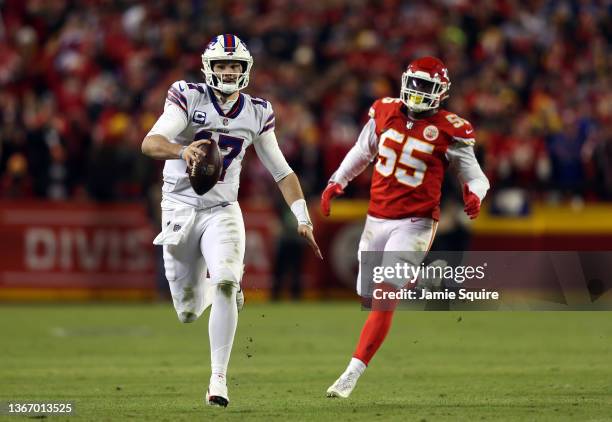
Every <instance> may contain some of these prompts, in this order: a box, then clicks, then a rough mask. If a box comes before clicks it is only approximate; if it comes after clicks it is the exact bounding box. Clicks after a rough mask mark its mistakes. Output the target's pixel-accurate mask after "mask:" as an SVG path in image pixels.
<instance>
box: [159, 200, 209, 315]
mask: <svg viewBox="0 0 612 422" xmlns="http://www.w3.org/2000/svg"><path fill="white" fill-rule="evenodd" d="M173 217H174V211H173V210H164V211H163V212H162V224H163V225H164V226H167V225H169V226H171V227H172V226H174V224H175V223H174V218H173ZM198 230H199V229H198V225H197V223H196V224H194V225H193V226H192V227H191V228H190V231H189V233H186V234H185V236H184V238H183V241H182V242H181V243H180V244H179V245H164V246H163V259H164V270H165V273H166V279H167V280H168V284H169V286H170V292H171V294H172V302H173V303H174V309H175V310H176V313H177V316H178V318H179V320H180V321H181V322H183V323H189V322H193V321H195V320H196V319H198V317H199V316H200V315H202V313H203V312H204V309H205V308H206V303H205V302H206V299H205V296H206V286H205V283H204V277H205V274H206V265H205V262H204V259H203V257H202V253H201V252H200V246H199V238H200V234H199V233H198Z"/></svg>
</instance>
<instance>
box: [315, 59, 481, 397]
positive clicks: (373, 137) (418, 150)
mask: <svg viewBox="0 0 612 422" xmlns="http://www.w3.org/2000/svg"><path fill="white" fill-rule="evenodd" d="M449 88H450V80H449V77H448V70H447V69H446V67H445V66H444V63H442V61H440V60H439V59H437V58H435V57H422V58H420V59H417V60H415V61H413V62H412V63H410V65H409V66H408V69H407V70H406V71H405V72H404V73H403V75H402V88H401V96H400V98H383V99H379V100H376V102H374V104H373V105H372V107H371V108H370V112H369V115H370V119H369V121H368V122H367V123H366V125H365V126H364V127H363V130H362V131H361V134H360V135H359V138H358V139H357V142H356V143H355V145H354V146H353V148H352V149H351V150H350V151H349V152H348V154H347V155H346V157H345V158H344V160H343V161H342V163H341V164H340V167H339V168H338V170H337V171H336V172H335V173H334V174H333V175H332V176H331V178H330V181H329V184H328V185H327V188H326V189H325V191H324V192H323V194H322V196H321V208H322V211H323V214H324V215H326V216H327V215H329V213H330V202H331V200H332V199H333V198H334V197H336V196H338V195H341V194H342V193H343V189H344V187H345V186H346V185H347V184H348V182H350V181H351V180H352V179H354V178H355V177H356V176H357V175H359V174H360V173H361V172H362V171H363V170H364V169H365V168H366V167H367V166H368V165H369V164H370V162H372V161H373V160H374V159H375V158H376V163H375V165H374V173H373V175H372V184H371V189H370V203H369V207H368V215H367V218H366V223H365V227H364V230H363V234H362V236H361V240H360V242H359V255H361V251H412V252H421V253H420V254H419V253H416V254H411V255H410V256H412V261H411V262H410V263H411V264H412V265H416V266H418V265H420V263H421V261H422V258H423V257H424V255H425V253H426V252H427V251H428V250H429V248H430V247H431V243H432V242H433V239H434V236H435V233H436V226H437V221H438V219H439V217H440V196H441V187H442V181H443V178H444V173H445V171H446V169H447V168H448V167H450V168H451V169H452V170H453V171H454V172H455V174H456V175H457V177H458V178H459V180H460V182H461V184H462V186H463V199H464V202H465V212H466V214H467V215H468V216H469V218H471V219H474V218H476V217H477V216H478V213H479V212H480V203H481V201H482V199H483V198H484V196H485V194H486V192H487V190H488V189H489V181H488V180H487V178H486V176H485V175H484V173H483V172H482V170H481V169H480V166H479V165H478V161H477V160H476V157H475V156H474V148H473V145H474V142H475V139H474V128H473V127H472V125H471V124H470V122H468V121H467V120H465V119H462V118H461V117H459V116H457V115H456V114H453V113H451V112H449V111H447V110H444V109H442V108H441V107H440V105H441V103H442V101H444V100H445V99H446V98H448V92H449ZM415 255H416V256H419V258H414V256H415ZM409 261H410V260H409ZM360 279H361V274H359V275H358V277H357V293H359V294H360V295H362V292H361V290H362V288H361V285H360V284H361V283H360ZM399 287H402V286H401V285H394V286H393V288H399ZM392 318H393V306H392V307H391V308H389V305H388V304H387V305H386V307H385V308H384V309H377V308H376V306H374V304H373V306H372V310H371V311H370V313H369V315H368V319H367V320H366V322H365V325H364V326H363V329H362V331H361V336H360V338H359V343H358V344H357V348H356V350H355V353H354V354H353V358H352V359H351V361H350V363H349V365H348V367H347V369H346V370H345V371H344V373H342V375H340V377H339V378H338V379H337V380H336V382H335V383H334V384H333V385H332V386H331V387H329V389H328V390H327V396H328V397H342V398H346V397H348V396H349V395H350V393H351V392H352V391H353V389H354V388H355V385H356V383H357V380H358V378H359V377H360V376H361V374H362V373H363V372H364V370H365V368H366V367H367V365H368V363H369V362H370V360H371V359H372V357H373V356H374V354H375V353H376V351H377V350H378V349H379V347H380V346H381V344H382V343H383V341H384V339H385V337H386V335H387V333H388V331H389V328H390V327H391V320H392Z"/></svg>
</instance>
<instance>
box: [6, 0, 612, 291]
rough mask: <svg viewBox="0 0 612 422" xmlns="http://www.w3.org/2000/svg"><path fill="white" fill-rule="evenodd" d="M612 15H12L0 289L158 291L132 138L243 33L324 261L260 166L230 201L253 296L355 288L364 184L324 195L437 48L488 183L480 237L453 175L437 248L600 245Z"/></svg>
mask: <svg viewBox="0 0 612 422" xmlns="http://www.w3.org/2000/svg"><path fill="white" fill-rule="evenodd" d="M608 3H609V2H605V1H599V0H589V1H576V0H563V1H546V0H545V1H534V2H521V1H467V0H457V1H445V0H435V1H410V2H408V1H399V0H390V1H381V2H378V1H366V0H356V1H353V0H350V1H349V0H339V1H333V2H312V1H306V0H296V1H288V0H255V1H250V2H241V1H221V0H212V1H171V0H156V1H150V2H145V1H137V0H109V1H78V2H77V1H68V0H57V1H40V0H4V1H0V199H2V200H6V201H10V202H3V203H2V205H1V207H2V208H1V210H0V211H1V212H2V233H3V239H2V254H0V273H1V274H2V278H1V279H0V283H1V286H2V287H1V289H0V290H1V292H2V293H0V294H1V295H2V297H3V298H7V297H9V296H10V297H13V296H14V295H15V294H16V292H17V290H15V289H21V290H19V291H20V292H24V291H26V290H25V289H26V286H27V289H34V287H36V289H38V290H39V291H42V290H40V289H46V290H44V292H45V295H47V297H68V296H69V295H73V296H74V297H84V298H90V297H91V298H93V297H96V298H102V297H115V296H121V297H134V298H152V297H159V296H160V295H161V296H164V295H166V294H167V291H166V289H167V288H166V287H165V285H166V284H167V283H166V281H165V280H164V276H163V272H162V270H161V269H162V266H161V253H160V251H159V249H154V248H153V247H152V246H151V245H150V241H151V239H152V238H153V236H154V234H155V232H156V231H157V230H158V227H159V202H160V182H161V168H162V167H163V162H160V161H154V160H151V159H149V158H146V157H144V156H143V155H142V153H141V151H140V144H141V142H142V139H143V137H144V135H145V134H146V133H147V132H148V130H149V129H150V128H151V126H152V125H153V123H154V122H155V120H156V119H157V117H158V116H159V115H160V114H161V112H162V109H163V105H164V98H165V93H166V91H167V89H168V87H169V86H170V85H171V84H172V83H173V82H174V81H176V80H186V81H190V82H200V83H203V82H204V81H203V77H202V73H201V71H200V68H201V57H200V56H201V54H202V52H203V50H204V48H205V46H206V45H207V43H208V42H209V40H210V39H211V38H212V37H213V36H214V35H217V34H222V33H232V32H233V33H235V34H236V35H238V36H239V37H240V38H241V39H242V40H244V41H245V42H246V43H247V45H248V47H249V49H250V50H251V53H252V54H253V57H254V66H253V70H252V73H251V79H250V83H249V86H248V88H247V89H246V92H248V93H249V94H252V95H254V96H258V97H262V98H265V99H267V100H269V101H271V103H272V104H273V106H274V112H275V116H276V123H277V124H276V133H277V137H278V139H279V144H280V147H281V149H282V151H283V153H284V154H285V156H286V157H287V160H288V162H289V163H290V165H291V167H292V168H293V169H294V170H295V172H296V173H297V174H298V175H299V177H300V181H301V182H302V187H303V190H304V193H305V195H306V196H307V198H308V200H309V203H310V205H311V213H312V214H313V218H314V219H315V229H316V230H315V234H316V236H317V237H318V240H319V242H320V243H321V246H322V250H323V253H324V255H325V260H324V261H323V263H321V262H318V261H317V260H316V259H315V258H314V257H313V256H312V254H311V253H310V251H309V250H307V249H304V245H303V243H301V242H300V241H299V238H297V237H296V235H295V221H294V218H293V216H292V214H291V213H290V212H289V211H288V209H287V207H286V206H285V204H284V203H283V200H282V198H281V197H280V195H279V193H278V189H277V188H276V186H275V183H274V180H273V179H272V177H270V175H269V174H268V173H267V171H266V170H265V168H264V167H263V166H262V164H261V163H260V161H259V160H258V159H257V158H256V157H255V154H254V153H253V152H248V153H247V155H246V157H245V160H244V161H243V173H242V178H241V188H240V198H239V199H240V203H241V207H242V209H243V211H244V216H245V222H246V226H247V252H246V256H245V260H246V262H245V264H246V272H245V278H244V285H245V287H246V288H247V289H251V290H252V291H253V292H254V293H253V295H254V297H257V296H260V297H268V296H269V297H271V298H272V299H279V298H282V297H285V296H289V297H291V298H294V299H299V298H301V297H304V296H310V297H324V298H327V297H336V296H350V295H352V293H351V290H352V289H353V286H354V278H355V276H356V269H357V259H356V256H357V255H356V254H357V240H358V238H359V235H360V230H361V228H362V226H363V221H364V218H365V214H366V206H365V205H364V204H365V202H366V200H367V198H368V191H369V183H370V170H366V171H365V172H364V173H363V174H362V175H361V176H359V177H357V178H356V179H355V180H354V181H352V182H351V184H350V185H349V186H348V187H347V189H346V194H345V196H344V197H343V199H345V201H338V202H334V204H333V206H332V207H333V208H332V217H331V218H330V219H323V218H321V217H320V216H319V215H318V213H317V212H316V211H317V209H318V205H317V203H318V199H319V195H320V193H321V191H322V190H323V189H324V187H325V185H326V183H327V180H328V179H329V177H330V175H331V174H332V173H333V171H334V170H335V169H336V168H337V167H338V165H339V163H340V162H341V160H342V158H343V157H344V155H345V154H346V153H347V152H348V151H349V149H350V148H351V146H352V145H353V144H354V142H355V140H356V139H357V136H358V134H359V131H360V129H361V127H362V125H363V124H364V123H365V122H366V121H367V111H368V109H369V107H370V106H371V105H372V103H373V102H374V101H375V100H376V99H377V98H381V97H397V96H398V95H399V87H400V78H401V73H402V71H403V70H404V69H405V67H406V65H407V64H408V63H409V62H410V61H411V60H413V59H415V58H417V57H420V56H425V55H435V56H438V57H440V58H441V59H442V60H443V61H444V62H445V64H446V65H447V67H448V69H449V75H450V79H451V81H452V88H451V90H450V98H449V100H448V101H447V102H446V104H444V105H443V106H444V107H445V108H448V109H449V110H451V111H452V112H454V113H457V114H458V115H460V116H461V117H462V118H465V119H468V120H469V121H470V122H471V123H472V124H473V125H474V127H475V130H476V146H475V149H476V155H477V157H478V159H479V161H480V163H481V165H482V167H483V169H484V171H485V172H486V174H487V176H488V178H489V179H490V180H491V185H492V189H491V191H490V192H489V194H488V196H487V198H486V199H485V202H484V205H485V209H483V212H482V213H481V216H480V217H479V219H478V220H476V221H475V222H474V223H470V222H469V221H467V219H466V218H465V216H464V215H463V204H462V198H461V189H460V186H458V184H457V181H456V180H455V178H454V177H448V178H447V180H446V181H445V184H444V187H443V192H442V203H441V207H442V217H441V221H440V225H439V227H438V233H437V237H436V240H435V242H434V245H433V248H434V249H437V250H467V249H470V248H471V249H480V250H500V249H506V250H608V249H610V248H611V246H612V227H611V224H612V223H610V218H609V216H610V215H612V212H611V208H610V207H611V206H610V200H611V199H612V124H611V116H612V82H611V75H612V72H611V71H610V67H611V64H610V57H612V55H611V54H610V52H611V49H610V45H611V42H610V40H611V38H612V35H611V34H612V30H611V28H610V22H611V20H610V6H609V4H608ZM14 201H19V202H14ZM27 204H36V205H27ZM24 216H27V221H26V218H25V217H24ZM52 216H53V217H52ZM62 216H71V217H73V218H68V217H62ZM147 230H148V232H147V233H148V235H145V231H147ZM128 234H129V235H128ZM147 236H149V237H147ZM115 245H119V246H117V247H115ZM28 248H30V249H28ZM52 252H53V253H52ZM145 256H146V258H145ZM145 262H146V264H145ZM34 274H35V275H36V277H33V275H34ZM81 278H82V279H81ZM75 283H76V284H75ZM76 285H78V286H79V287H78V288H75V286H76ZM68 286H72V288H68ZM55 287H57V289H55ZM60 287H61V288H60ZM80 288H84V289H85V290H79V289H80ZM54 289H55V290H54ZM71 289H72V290H71ZM156 290H157V293H156ZM28 292H30V293H33V292H34V290H28ZM69 292H70V293H69ZM76 292H80V293H78V294H77V293H76ZM110 293H113V294H112V295H110V296H109V294H110ZM255 293H256V294H255ZM19 295H20V297H23V295H22V294H21V293H19ZM26 296H27V295H26ZM28 297H32V295H31V294H30V295H29V296H28Z"/></svg>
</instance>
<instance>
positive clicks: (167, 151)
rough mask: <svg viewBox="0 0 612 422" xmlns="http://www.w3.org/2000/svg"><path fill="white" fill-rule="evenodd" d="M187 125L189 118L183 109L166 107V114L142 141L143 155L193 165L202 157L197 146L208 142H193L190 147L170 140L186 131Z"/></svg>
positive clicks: (160, 117) (171, 105)
mask: <svg viewBox="0 0 612 422" xmlns="http://www.w3.org/2000/svg"><path fill="white" fill-rule="evenodd" d="M187 124H188V122H187V116H186V115H185V112H184V111H183V110H182V109H181V108H179V107H177V106H176V105H174V104H169V105H166V108H165V109H164V113H163V114H162V115H161V116H159V119H157V122H155V124H154V125H153V128H151V130H150V131H149V133H148V134H147V136H145V138H144V140H143V141H142V145H141V150H142V153H143V154H145V155H146V156H148V157H151V158H155V159H157V160H172V159H183V160H185V161H186V162H187V165H191V163H192V162H193V161H194V160H196V159H197V158H198V157H199V156H200V155H201V152H200V150H199V149H198V148H197V146H198V145H200V144H202V143H206V142H208V141H207V140H202V141H197V142H192V143H191V144H190V145H189V146H183V145H181V144H177V143H174V142H171V141H170V139H174V138H175V137H177V136H178V135H179V134H180V133H181V132H182V131H183V130H185V128H186V127H187Z"/></svg>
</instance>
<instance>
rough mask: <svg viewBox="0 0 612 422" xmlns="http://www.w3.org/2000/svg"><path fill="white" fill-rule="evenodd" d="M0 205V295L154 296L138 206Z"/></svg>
mask: <svg viewBox="0 0 612 422" xmlns="http://www.w3.org/2000/svg"><path fill="white" fill-rule="evenodd" d="M0 210H1V211H0V237H1V238H2V244H3V248H2V254H1V255H0V299H87V298H92V299H94V298H113V299H122V298H125V299H135V298H138V299H140V298H142V299H144V298H151V297H154V296H155V272H154V268H155V264H154V263H155V261H154V259H153V245H152V244H151V238H152V236H153V231H152V230H151V226H150V224H149V221H148V218H147V215H146V213H145V209H144V207H143V206H142V205H138V204H95V203H72V204H69V203H62V202H50V201H21V202H6V201H3V202H1V203H0Z"/></svg>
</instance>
